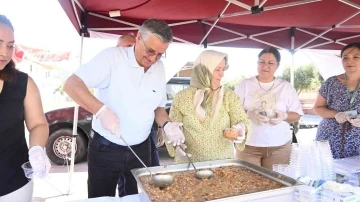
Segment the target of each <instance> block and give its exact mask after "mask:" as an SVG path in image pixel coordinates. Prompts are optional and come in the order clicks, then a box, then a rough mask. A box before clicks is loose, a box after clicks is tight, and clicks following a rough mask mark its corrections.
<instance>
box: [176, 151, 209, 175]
mask: <svg viewBox="0 0 360 202" xmlns="http://www.w3.org/2000/svg"><path fill="white" fill-rule="evenodd" d="M177 147H179V149H181V150H183V149H182V148H181V147H180V146H177ZM183 151H184V150H183ZM184 153H185V155H186V157H187V158H188V160H189V161H190V163H191V165H192V166H193V168H194V170H195V177H196V178H198V179H210V178H212V176H213V175H214V172H213V171H211V170H208V169H206V170H198V169H196V167H195V165H194V163H193V162H192V160H191V159H190V157H189V155H188V154H187V153H186V152H185V151H184Z"/></svg>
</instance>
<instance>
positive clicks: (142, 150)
mask: <svg viewBox="0 0 360 202" xmlns="http://www.w3.org/2000/svg"><path fill="white" fill-rule="evenodd" d="M131 148H132V149H133V150H134V151H135V153H136V154H137V155H138V156H139V157H140V159H141V160H142V161H143V162H144V163H145V165H146V166H150V163H151V156H150V155H151V152H150V138H148V139H146V140H145V141H144V142H142V143H140V144H138V145H133V146H131ZM143 167H144V166H143V165H142V164H141V163H140V161H139V160H138V159H137V158H136V157H135V155H134V154H133V153H132V152H131V151H130V149H129V148H127V147H126V146H121V145H118V144H115V143H112V142H110V141H108V140H107V139H105V138H104V137H102V136H101V135H99V134H98V133H97V132H95V131H94V136H93V138H92V139H90V142H89V147H88V198H96V197H102V196H115V193H116V186H117V182H118V180H119V177H120V176H122V177H123V179H124V185H125V186H124V196H126V195H131V194H137V193H138V189H137V182H136V180H135V178H134V177H133V175H132V174H131V169H134V168H143Z"/></svg>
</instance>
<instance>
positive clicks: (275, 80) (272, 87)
mask: <svg viewBox="0 0 360 202" xmlns="http://www.w3.org/2000/svg"><path fill="white" fill-rule="evenodd" d="M256 80H257V82H258V84H259V87H260V88H261V89H262V90H263V91H265V92H269V91H271V90H272V89H273V87H274V85H275V81H276V79H274V81H273V84H272V86H271V87H270V88H269V89H267V90H265V89H264V88H263V87H262V86H261V84H260V81H259V79H258V77H256Z"/></svg>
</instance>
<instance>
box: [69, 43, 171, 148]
mask: <svg viewBox="0 0 360 202" xmlns="http://www.w3.org/2000/svg"><path fill="white" fill-rule="evenodd" d="M75 75H77V76H78V77H79V78H80V79H82V80H83V82H84V83H85V84H86V86H87V87H89V88H95V89H96V97H97V98H98V99H99V100H100V101H101V102H102V103H104V104H105V105H106V106H107V107H108V108H110V109H111V110H112V111H114V112H115V113H116V114H117V115H118V117H119V120H120V128H119V131H120V135H121V136H122V137H123V138H124V139H125V141H126V142H127V143H129V144H130V145H136V144H140V143H141V142H143V141H145V140H146V138H147V137H148V136H149V134H150V130H151V126H152V124H153V122H154V117H155V114H154V110H155V109H156V108H157V107H165V104H166V101H167V99H166V91H165V90H166V80H165V69H164V66H163V64H162V62H161V61H158V62H156V63H155V64H153V65H152V66H151V67H150V68H149V69H148V70H147V71H146V72H144V68H143V67H140V66H139V64H138V63H137V61H136V59H135V55H134V47H129V48H119V47H114V48H107V49H105V50H103V51H101V52H100V53H99V54H97V55H96V56H95V57H94V58H93V59H91V60H90V61H89V62H88V63H86V64H84V65H82V66H81V67H80V68H79V69H78V70H77V71H76V72H75ZM92 128H93V129H94V130H95V131H96V132H98V133H99V134H100V135H102V136H103V137H105V138H106V139H108V140H109V141H111V142H114V143H116V144H119V145H124V146H125V145H126V144H125V143H124V142H123V141H122V140H120V139H118V138H116V136H114V135H112V134H111V133H110V132H109V131H107V130H105V129H103V128H102V126H101V123H100V120H99V119H97V118H95V117H94V118H93V121H92Z"/></svg>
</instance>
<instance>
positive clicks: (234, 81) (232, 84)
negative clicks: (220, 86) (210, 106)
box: [224, 76, 245, 90]
mask: <svg viewBox="0 0 360 202" xmlns="http://www.w3.org/2000/svg"><path fill="white" fill-rule="evenodd" d="M243 79H245V76H240V77H238V78H235V79H232V80H229V81H226V82H224V87H225V88H229V89H231V90H235V88H236V86H237V85H238V84H239V82H240V81H241V80H243Z"/></svg>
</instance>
